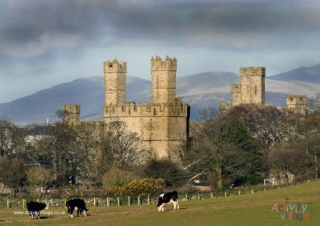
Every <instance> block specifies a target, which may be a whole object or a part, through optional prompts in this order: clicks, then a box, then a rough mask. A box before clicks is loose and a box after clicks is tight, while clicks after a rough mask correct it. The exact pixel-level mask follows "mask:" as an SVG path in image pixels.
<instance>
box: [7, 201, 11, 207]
mask: <svg viewBox="0 0 320 226" xmlns="http://www.w3.org/2000/svg"><path fill="white" fill-rule="evenodd" d="M9 208H10V200H9V199H7V209H9Z"/></svg>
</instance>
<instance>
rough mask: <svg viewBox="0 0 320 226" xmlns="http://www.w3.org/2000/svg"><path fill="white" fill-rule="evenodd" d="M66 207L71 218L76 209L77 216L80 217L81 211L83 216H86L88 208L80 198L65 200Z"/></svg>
mask: <svg viewBox="0 0 320 226" xmlns="http://www.w3.org/2000/svg"><path fill="white" fill-rule="evenodd" d="M66 207H67V209H68V214H69V216H70V217H71V218H73V211H74V210H77V217H80V216H81V215H82V213H83V215H84V216H85V217H86V216H87V211H88V209H87V208H86V204H85V202H84V201H83V200H82V199H71V200H69V201H67V202H66Z"/></svg>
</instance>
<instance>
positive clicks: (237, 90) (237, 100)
mask: <svg viewBox="0 0 320 226" xmlns="http://www.w3.org/2000/svg"><path fill="white" fill-rule="evenodd" d="M231 94H232V100H231V106H236V105H239V104H241V84H232V85H231Z"/></svg>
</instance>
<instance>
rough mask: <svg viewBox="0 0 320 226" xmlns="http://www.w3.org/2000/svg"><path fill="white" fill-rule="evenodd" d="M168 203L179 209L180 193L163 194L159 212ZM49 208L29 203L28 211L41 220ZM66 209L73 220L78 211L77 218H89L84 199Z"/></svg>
mask: <svg viewBox="0 0 320 226" xmlns="http://www.w3.org/2000/svg"><path fill="white" fill-rule="evenodd" d="M168 203H173V209H174V210H176V209H179V204H178V192H176V191H173V192H168V193H164V194H161V195H160V196H159V198H158V204H157V207H158V211H159V212H164V206H165V205H166V204H168ZM48 208H49V206H47V205H46V204H45V203H39V202H33V201H31V202H28V203H27V209H28V213H29V215H30V218H34V217H35V216H36V218H37V219H39V218H40V212H41V210H44V209H48ZM66 208H67V209H68V216H69V217H71V218H73V211H74V210H76V211H77V217H80V216H82V215H83V216H87V211H88V209H87V207H86V203H85V202H84V201H83V200H82V199H71V200H68V201H67V202H66Z"/></svg>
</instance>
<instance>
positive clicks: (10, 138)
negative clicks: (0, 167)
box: [0, 116, 25, 157]
mask: <svg viewBox="0 0 320 226" xmlns="http://www.w3.org/2000/svg"><path fill="white" fill-rule="evenodd" d="M24 135H25V134H24V129H23V128H19V127H18V126H16V125H15V124H14V123H13V122H11V121H9V120H8V118H7V117H4V116H3V117H2V118H0V151H1V157H4V156H11V157H12V156H15V155H17V154H18V153H21V152H22V151H23V150H24V144H25V142H24Z"/></svg>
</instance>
